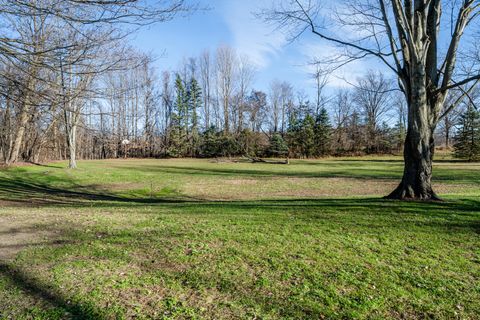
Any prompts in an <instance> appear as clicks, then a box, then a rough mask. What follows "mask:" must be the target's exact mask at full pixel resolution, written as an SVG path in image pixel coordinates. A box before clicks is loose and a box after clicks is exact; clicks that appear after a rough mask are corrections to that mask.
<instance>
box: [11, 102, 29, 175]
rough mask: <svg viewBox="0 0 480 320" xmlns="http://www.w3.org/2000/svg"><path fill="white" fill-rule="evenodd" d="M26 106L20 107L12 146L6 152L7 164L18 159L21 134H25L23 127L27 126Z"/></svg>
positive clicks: (21, 139) (21, 141) (21, 140)
mask: <svg viewBox="0 0 480 320" xmlns="http://www.w3.org/2000/svg"><path fill="white" fill-rule="evenodd" d="M26 108H27V107H26V106H24V107H23V108H22V111H21V112H20V115H19V120H18V123H17V125H18V128H17V131H16V132H15V135H14V138H13V142H12V147H11V149H10V152H9V153H8V157H7V159H6V161H5V162H6V164H7V166H9V165H11V164H13V163H15V162H17V161H18V157H19V155H20V148H21V146H22V143H23V136H24V135H25V129H26V126H27V122H28V110H26Z"/></svg>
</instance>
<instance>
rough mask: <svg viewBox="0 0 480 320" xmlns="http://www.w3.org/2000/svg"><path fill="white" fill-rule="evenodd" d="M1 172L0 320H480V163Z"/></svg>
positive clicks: (117, 163)
mask: <svg viewBox="0 0 480 320" xmlns="http://www.w3.org/2000/svg"><path fill="white" fill-rule="evenodd" d="M65 166H66V164H65V163H62V162H58V163H51V164H49V165H46V166H24V167H17V168H11V169H6V170H2V171H0V204H1V205H2V206H1V207H0V319H71V318H74V319H203V318H207V319H238V318H241V319H279V318H281V319H350V318H355V319H357V318H359V319H385V318H396V319H425V318H436V319H480V164H479V163H462V162H455V161H451V160H449V159H448V158H445V159H438V161H437V162H436V164H435V168H434V176H435V179H434V183H435V187H436V190H438V193H439V194H440V195H441V196H442V197H443V198H444V199H445V200H446V201H445V202H442V203H415V202H393V201H384V200H381V196H383V195H385V194H387V193H388V192H389V191H391V190H393V188H394V187H395V185H396V183H398V180H399V178H400V176H401V173H402V162H401V159H400V158H397V157H365V158H332V159H325V160H318V161H313V160H296V161H295V160H294V161H292V163H291V164H290V165H272V164H262V163H258V164H250V163H243V162H239V163H233V162H218V163H217V162H215V161H212V160H191V159H178V160H111V161H81V162H79V169H77V170H68V169H65Z"/></svg>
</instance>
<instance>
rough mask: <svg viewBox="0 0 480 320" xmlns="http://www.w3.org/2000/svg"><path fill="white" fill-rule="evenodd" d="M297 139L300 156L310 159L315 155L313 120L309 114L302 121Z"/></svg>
mask: <svg viewBox="0 0 480 320" xmlns="http://www.w3.org/2000/svg"><path fill="white" fill-rule="evenodd" d="M299 138H300V141H299V142H300V144H301V147H302V154H303V155H304V156H305V157H307V158H309V157H312V156H313V155H314V154H315V120H314V119H313V117H312V116H311V115H309V114H308V115H307V116H305V118H304V119H303V121H302V127H301V131H300V135H299Z"/></svg>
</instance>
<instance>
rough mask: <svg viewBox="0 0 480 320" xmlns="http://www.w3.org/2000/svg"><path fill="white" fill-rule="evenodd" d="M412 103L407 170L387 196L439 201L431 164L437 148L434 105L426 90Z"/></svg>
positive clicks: (407, 141)
mask: <svg viewBox="0 0 480 320" xmlns="http://www.w3.org/2000/svg"><path fill="white" fill-rule="evenodd" d="M417 92H419V93H420V94H418V95H415V97H414V98H413V99H412V100H413V101H411V103H410V104H409V119H408V130H407V136H406V139H405V146H404V154H403V157H404V171H403V178H402V181H401V182H400V184H399V186H398V187H397V188H396V189H395V190H394V191H393V192H392V193H391V194H389V195H388V196H386V197H385V198H386V199H398V200H440V199H439V198H438V197H437V195H436V194H435V192H434V191H433V188H432V163H433V154H434V151H435V142H434V131H435V126H436V120H435V119H432V115H431V114H432V113H431V111H430V110H431V106H430V105H429V103H427V99H426V95H424V94H423V90H420V91H417Z"/></svg>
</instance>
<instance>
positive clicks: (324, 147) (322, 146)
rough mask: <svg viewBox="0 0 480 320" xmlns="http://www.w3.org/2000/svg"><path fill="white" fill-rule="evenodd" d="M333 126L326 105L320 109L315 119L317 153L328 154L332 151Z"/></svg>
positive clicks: (319, 154) (318, 154)
mask: <svg viewBox="0 0 480 320" xmlns="http://www.w3.org/2000/svg"><path fill="white" fill-rule="evenodd" d="M331 135H332V126H331V125H330V119H329V117H328V112H327V109H325V107H323V108H322V109H321V110H320V113H319V114H318V116H317V118H316V121H315V142H316V146H315V155H317V156H326V155H328V154H329V153H330V145H331Z"/></svg>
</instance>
